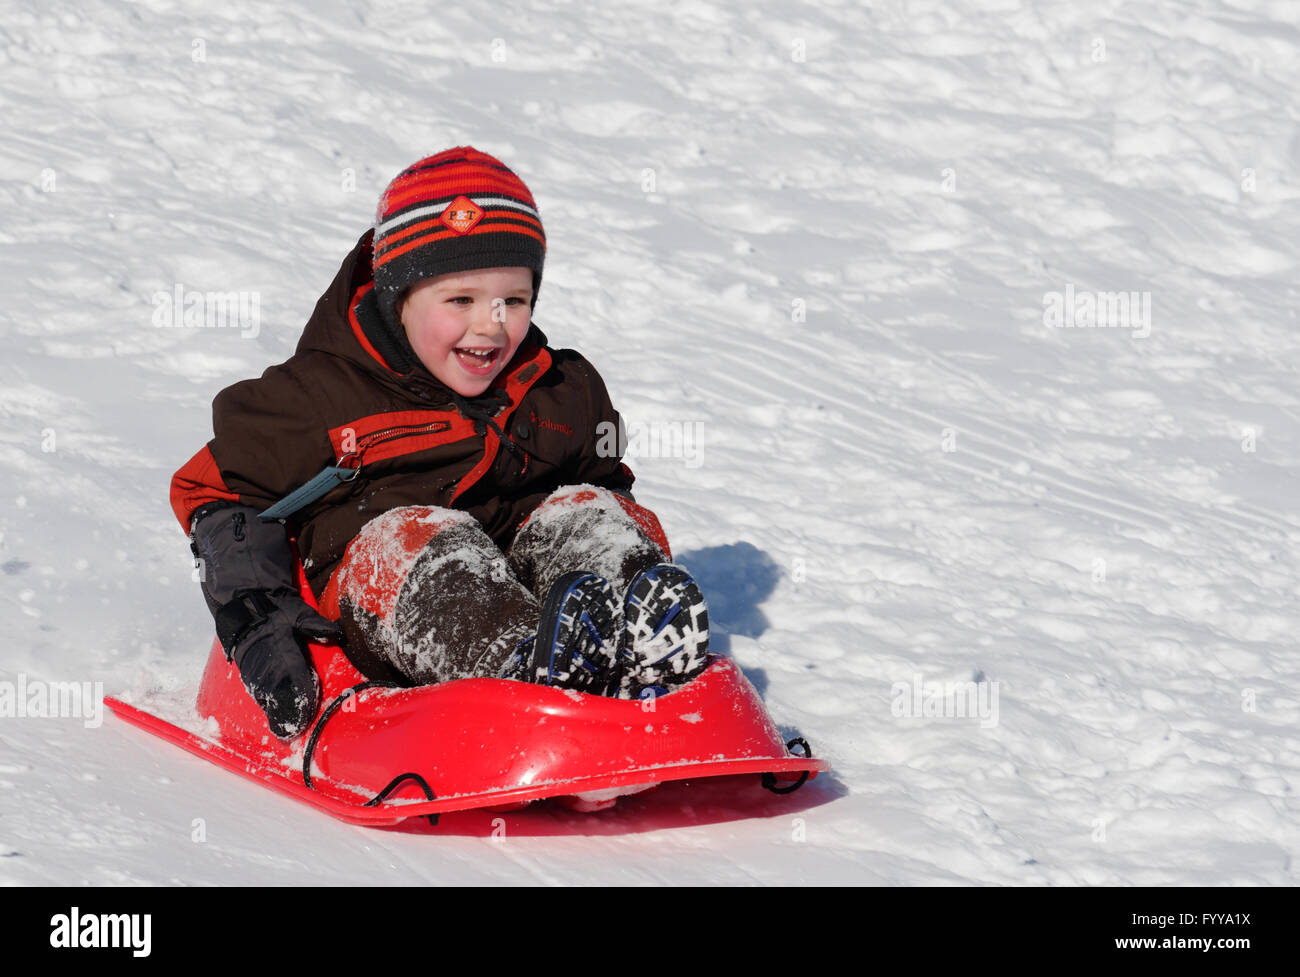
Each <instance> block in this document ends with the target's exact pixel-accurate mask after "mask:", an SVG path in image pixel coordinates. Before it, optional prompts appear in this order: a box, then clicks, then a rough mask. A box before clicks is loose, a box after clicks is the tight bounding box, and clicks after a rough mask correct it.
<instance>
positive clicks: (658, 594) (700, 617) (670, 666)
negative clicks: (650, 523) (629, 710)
mask: <svg viewBox="0 0 1300 977" xmlns="http://www.w3.org/2000/svg"><path fill="white" fill-rule="evenodd" d="M618 655H619V661H620V663H621V666H622V668H621V672H622V674H621V676H620V680H619V691H618V697H619V698H621V699H641V698H645V697H647V696H658V695H666V694H667V693H668V692H671V691H672V690H673V689H674V688H677V687H678V686H680V685H684V684H685V683H687V682H689V681H690V680H691V679H693V678H695V676H697V675H699V674H700V672H702V671H704V667H705V666H706V665H707V664H708V657H709V612H708V609H707V608H706V607H705V605H704V595H703V594H701V593H700V588H699V586H698V585H697V584H696V583H695V579H694V578H693V577H692V576H691V575H690V574H689V573H687V572H686V571H685V570H683V569H682V568H681V567H679V566H674V565H673V564H671V563H660V564H659V565H658V566H653V567H651V568H650V569H648V570H644V571H642V572H641V573H639V574H637V575H636V577H634V578H633V579H632V582H631V584H630V585H629V586H628V591H627V596H626V598H624V601H623V633H622V635H621V636H620V639H619V651H618Z"/></svg>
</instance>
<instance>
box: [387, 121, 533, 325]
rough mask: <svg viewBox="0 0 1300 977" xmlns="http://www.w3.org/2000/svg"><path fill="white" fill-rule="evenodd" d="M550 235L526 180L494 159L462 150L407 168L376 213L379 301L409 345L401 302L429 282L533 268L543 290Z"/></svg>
mask: <svg viewBox="0 0 1300 977" xmlns="http://www.w3.org/2000/svg"><path fill="white" fill-rule="evenodd" d="M545 257H546V234H545V232H543V230H542V220H541V216H540V215H539V214H538V213H537V204H536V203H535V202H534V200H533V195H532V194H531V193H529V191H528V187H526V186H525V185H524V181H523V180H521V179H519V177H518V176H516V175H515V174H514V173H513V172H512V171H511V170H510V168H509V167H507V166H506V165H505V164H504V163H502V162H501V161H500V160H499V159H497V158H496V157H494V156H489V155H488V154H487V153H480V152H479V151H478V150H477V149H474V148H473V147H472V146H457V147H456V148H455V149H448V150H445V151H444V152H441V153H438V154H437V155H434V156H428V157H426V158H424V159H422V160H420V161H419V162H418V163H413V164H412V165H410V166H408V167H407V168H406V169H404V170H403V171H402V172H401V173H399V174H398V175H397V177H396V178H395V179H394V180H393V182H392V183H390V184H389V185H388V188H387V189H386V190H385V191H384V193H383V196H381V197H380V198H379V208H378V210H377V211H376V214H375V240H374V258H373V265H374V274H375V296H376V298H377V299H378V301H379V310H380V312H381V313H382V314H383V317H384V320H385V322H386V323H387V324H388V326H389V328H391V329H394V330H395V331H396V332H397V335H398V339H399V342H401V341H403V340H404V339H405V335H404V332H403V330H402V328H401V322H400V321H399V319H398V317H397V303H398V300H399V299H400V298H401V296H402V293H403V292H405V291H406V290H407V289H408V288H410V287H411V286H412V285H414V284H416V283H417V282H419V281H422V280H423V279H425V278H433V277H434V276H436V275H445V274H447V273H448V272H453V271H470V270H473V269H478V268H513V267H523V268H531V269H532V270H533V304H534V305H536V304H537V290H538V289H539V288H540V287H541V284H542V263H543V261H544V260H545Z"/></svg>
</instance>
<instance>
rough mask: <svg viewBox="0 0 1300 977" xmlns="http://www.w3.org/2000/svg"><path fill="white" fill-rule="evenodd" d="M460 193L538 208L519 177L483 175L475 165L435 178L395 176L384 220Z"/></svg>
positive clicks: (429, 176)
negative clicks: (512, 199) (514, 201)
mask: <svg viewBox="0 0 1300 977" xmlns="http://www.w3.org/2000/svg"><path fill="white" fill-rule="evenodd" d="M462 193H463V194H465V195H466V196H474V195H475V194H479V195H482V194H499V195H500V196H503V197H513V198H515V199H517V200H519V201H520V202H522V203H526V204H527V205H528V206H530V207H532V208H533V209H536V206H537V205H536V202H535V201H534V200H533V195H532V194H531V193H529V192H528V188H527V187H526V186H524V183H523V181H522V180H520V179H519V178H518V177H514V178H513V179H511V178H510V177H509V176H508V175H507V174H505V173H484V172H483V169H482V167H478V166H474V167H463V168H461V167H458V168H457V170H456V171H454V172H452V173H444V172H442V171H439V172H438V173H437V174H436V175H434V174H430V175H428V176H424V177H419V178H413V179H410V180H406V179H403V178H402V177H398V178H397V179H396V180H394V181H393V184H392V186H391V187H389V190H388V193H387V195H386V196H385V198H384V205H385V206H384V212H383V217H385V218H387V217H389V216H391V215H392V214H394V213H396V212H398V211H400V210H404V209H405V208H407V207H409V206H411V205H412V204H415V203H420V202H425V201H430V202H431V201H434V200H441V199H444V198H448V197H455V196H457V195H458V194H462Z"/></svg>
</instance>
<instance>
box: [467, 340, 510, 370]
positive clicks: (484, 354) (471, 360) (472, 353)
mask: <svg viewBox="0 0 1300 977" xmlns="http://www.w3.org/2000/svg"><path fill="white" fill-rule="evenodd" d="M500 355H501V350H500V349H498V348H497V347H495V346H486V347H484V346H480V347H468V346H458V347H456V357H457V359H459V360H460V362H461V363H462V364H463V365H464V366H466V367H468V368H469V369H471V370H483V369H486V368H488V367H490V366H492V365H493V364H495V363H496V361H497V357H499V356H500Z"/></svg>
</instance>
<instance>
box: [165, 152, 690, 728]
mask: <svg viewBox="0 0 1300 977" xmlns="http://www.w3.org/2000/svg"><path fill="white" fill-rule="evenodd" d="M545 253H546V237H545V233H544V230H543V227H542V222H541V218H540V215H539V214H538V213H537V207H536V203H535V202H534V200H533V197H532V194H531V193H530V192H529V190H528V188H527V187H526V186H525V185H524V183H523V181H522V180H520V179H519V177H518V176H517V175H516V174H515V173H513V172H512V171H511V170H510V169H509V168H507V167H506V166H505V165H504V164H503V163H502V162H501V161H500V160H498V159H496V158H494V157H492V156H489V155H487V154H485V153H480V152H478V151H477V150H475V149H473V148H472V147H468V146H464V147H457V148H455V149H450V150H447V151H445V152H442V153H439V154H437V155H435V156H430V157H427V158H425V159H422V160H420V161H419V162H417V163H415V164H413V165H412V166H410V167H408V168H407V169H406V170H404V171H403V172H402V173H400V174H399V175H398V176H397V177H396V178H395V179H394V180H393V182H392V183H391V184H389V186H388V188H387V189H386V190H385V192H384V194H383V196H382V197H381V199H380V203H379V208H378V213H377V217H376V222H375V226H374V227H373V228H372V229H370V230H368V231H367V232H366V233H365V234H364V235H362V237H361V239H360V240H359V241H358V242H357V245H356V246H355V248H354V249H353V250H352V253H351V254H349V255H348V257H347V258H346V259H345V260H344V262H343V265H342V267H341V268H340V270H339V272H338V275H337V276H336V277H335V279H334V282H333V283H332V284H331V285H330V287H329V289H328V290H327V291H326V292H325V294H324V295H323V296H322V297H321V299H320V301H319V302H318V303H317V306H316V309H315V311H314V312H313V314H312V316H311V318H310V319H309V320H308V322H307V326H306V328H305V330H304V332H303V335H302V338H301V340H300V341H299V343H298V347H297V350H296V351H295V353H294V355H293V356H292V357H290V358H289V359H288V360H287V361H285V362H284V363H282V364H280V365H278V366H273V367H271V368H270V369H268V370H267V371H266V372H265V373H263V375H262V376H261V378H260V379H256V380H246V381H243V382H242V383H237V384H235V385H234V386H231V387H228V388H227V389H226V390H223V391H222V392H221V393H220V394H218V395H217V397H216V399H215V401H214V402H213V428H214V434H215V437H214V438H213V439H212V441H210V442H209V443H208V445H207V446H206V447H204V448H203V449H201V450H200V451H199V452H198V453H197V454H196V455H195V456H194V457H193V458H192V459H190V461H189V462H187V463H186V464H185V466H184V467H182V468H181V469H180V470H179V471H178V472H177V473H176V475H175V476H174V478H173V480H172V490H171V498H172V506H173V509H174V510H175V512H176V516H177V518H178V519H179V520H180V522H181V524H182V525H183V526H185V527H186V528H187V529H188V530H189V531H190V538H191V547H192V549H193V551H194V554H195V557H196V558H197V559H199V560H200V561H201V562H200V565H201V566H202V568H203V574H202V576H203V593H204V597H205V599H206V600H207V603H208V606H209V609H210V610H211V611H212V613H213V616H214V619H215V621H216V629H217V636H218V638H219V639H220V641H221V644H222V647H223V648H224V649H225V651H226V655H227V658H229V659H231V660H233V661H234V662H235V664H236V665H237V666H238V668H239V670H240V676H241V678H242V680H243V682H244V685H245V687H246V688H247V689H248V691H249V693H250V694H251V695H252V696H253V697H254V698H255V699H256V700H257V702H258V704H259V705H260V706H261V707H262V708H263V710H264V711H265V712H266V714H267V720H268V724H269V726H270V728H271V730H272V732H274V733H275V734H276V735H277V736H279V737H281V738H290V737H292V736H295V735H298V734H300V733H301V732H302V731H303V730H305V729H306V728H307V727H308V726H309V725H310V724H311V721H312V720H313V718H314V717H315V715H316V712H317V709H318V708H319V705H320V702H319V698H320V691H319V683H318V681H317V678H316V676H315V674H314V672H313V671H312V668H311V664H310V661H309V658H308V656H307V655H306V654H305V653H304V649H303V646H302V645H301V643H300V639H303V638H306V639H312V640H318V641H334V642H338V643H340V644H342V645H343V648H344V653H345V654H347V656H348V658H349V659H350V660H351V661H352V663H353V664H354V665H355V666H356V667H357V668H358V669H359V670H360V671H361V672H362V673H363V674H365V675H366V676H367V677H369V678H372V679H376V680H380V681H386V682H391V683H395V684H401V685H415V684H426V683H432V682H442V681H448V680H451V679H456V678H466V677H472V676H484V677H500V678H514V679H520V680H523V681H532V682H540V683H543V684H548V685H556V686H560V687H564V688H571V689H575V690H578V691H584V692H592V693H596V694H602V695H618V696H622V697H627V698H635V697H639V696H642V695H657V694H663V693H664V692H667V691H669V690H670V689H671V688H672V687H674V686H675V685H678V684H680V683H682V682H684V681H688V680H689V679H691V678H693V677H694V676H695V675H697V674H698V673H699V672H700V671H701V670H703V668H704V665H705V664H706V656H707V650H708V619H707V612H706V610H705V607H704V601H703V598H702V597H701V595H700V592H699V588H698V587H697V586H696V584H695V582H694V581H693V580H692V579H691V577H690V575H689V574H688V573H686V571H684V570H682V569H681V568H680V567H676V566H674V565H672V564H671V563H670V562H669V560H670V559H671V556H670V552H669V547H668V542H667V540H666V539H665V538H664V535H663V530H662V529H661V527H660V525H659V520H658V519H657V518H656V517H655V515H654V513H653V512H651V511H650V510H648V509H646V508H645V507H643V506H640V505H638V504H637V503H636V502H635V501H634V500H633V498H632V494H631V491H630V490H631V486H632V481H633V476H632V473H631V471H630V470H629V469H628V468H627V466H626V465H624V464H623V463H622V461H621V458H619V457H618V456H617V455H612V454H610V453H609V452H608V451H601V450H599V448H600V446H601V445H602V444H603V443H604V442H603V441H602V440H601V439H600V437H599V434H598V432H600V431H606V430H611V429H610V428H605V427H602V426H601V425H603V424H613V425H614V427H613V428H612V430H617V429H618V423H619V418H618V414H617V412H615V411H614V409H613V407H612V405H611V404H610V401H609V397H608V394H607V393H606V391H605V386H604V383H603V382H602V380H601V378H600V376H599V374H598V373H597V372H596V370H595V369H594V368H593V367H592V366H591V364H590V363H588V362H587V361H586V360H585V359H583V358H582V357H581V356H580V355H579V354H577V353H576V352H574V351H572V350H560V349H551V348H550V347H548V346H547V344H546V337H545V336H544V335H543V334H542V332H541V330H540V329H538V327H537V326H536V325H534V324H533V323H532V322H531V312H532V309H533V307H534V306H535V305H536V303H537V291H538V288H539V286H540V284H541V279H542V268H543V263H544V258H545ZM291 536H292V538H294V539H295V540H296V543H297V552H298V554H299V555H300V556H301V559H302V566H303V568H304V570H305V572H306V576H307V580H308V583H309V585H310V586H311V589H312V591H313V593H314V594H315V595H316V596H317V598H318V603H319V607H320V612H321V613H316V612H315V611H313V610H312V609H311V607H310V606H309V605H308V604H307V603H305V602H304V601H303V600H302V599H301V597H300V595H299V592H298V589H297V585H296V569H297V564H296V559H295V555H294V551H293V549H292V547H291V543H290V538H291Z"/></svg>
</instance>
